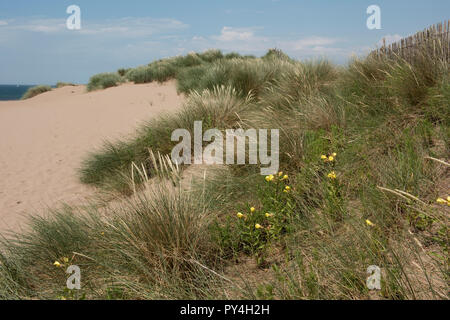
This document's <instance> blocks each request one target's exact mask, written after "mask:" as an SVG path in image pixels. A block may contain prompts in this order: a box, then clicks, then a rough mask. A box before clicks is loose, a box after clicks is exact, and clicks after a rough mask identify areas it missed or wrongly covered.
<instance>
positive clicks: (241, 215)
mask: <svg viewBox="0 0 450 320" xmlns="http://www.w3.org/2000/svg"><path fill="white" fill-rule="evenodd" d="M236 215H237V217H238V218H239V219H241V218H243V217H244V215H243V214H242V213H241V212H238V213H237V214H236Z"/></svg>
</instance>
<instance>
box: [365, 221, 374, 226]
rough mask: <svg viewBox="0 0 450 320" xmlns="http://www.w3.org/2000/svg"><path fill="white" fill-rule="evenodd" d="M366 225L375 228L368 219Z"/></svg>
mask: <svg viewBox="0 0 450 320" xmlns="http://www.w3.org/2000/svg"><path fill="white" fill-rule="evenodd" d="M366 224H367V225H368V226H371V227H374V226H375V224H374V223H372V221H370V220H369V219H366Z"/></svg>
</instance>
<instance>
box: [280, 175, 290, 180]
mask: <svg viewBox="0 0 450 320" xmlns="http://www.w3.org/2000/svg"><path fill="white" fill-rule="evenodd" d="M287 178H289V176H288V175H287V174H285V175H284V176H283V178H281V180H287Z"/></svg>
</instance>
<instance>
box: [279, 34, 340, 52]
mask: <svg viewBox="0 0 450 320" xmlns="http://www.w3.org/2000/svg"><path fill="white" fill-rule="evenodd" d="M338 40H339V39H337V38H325V37H307V38H303V39H298V40H293V41H288V42H285V43H284V45H286V46H288V47H290V49H292V50H297V51H300V50H305V49H313V48H325V46H328V45H331V44H335V43H336V42H338Z"/></svg>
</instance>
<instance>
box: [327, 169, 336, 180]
mask: <svg viewBox="0 0 450 320" xmlns="http://www.w3.org/2000/svg"><path fill="white" fill-rule="evenodd" d="M327 177H328V178H330V179H336V173H335V172H334V171H331V172H330V173H329V174H328V175H327Z"/></svg>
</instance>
